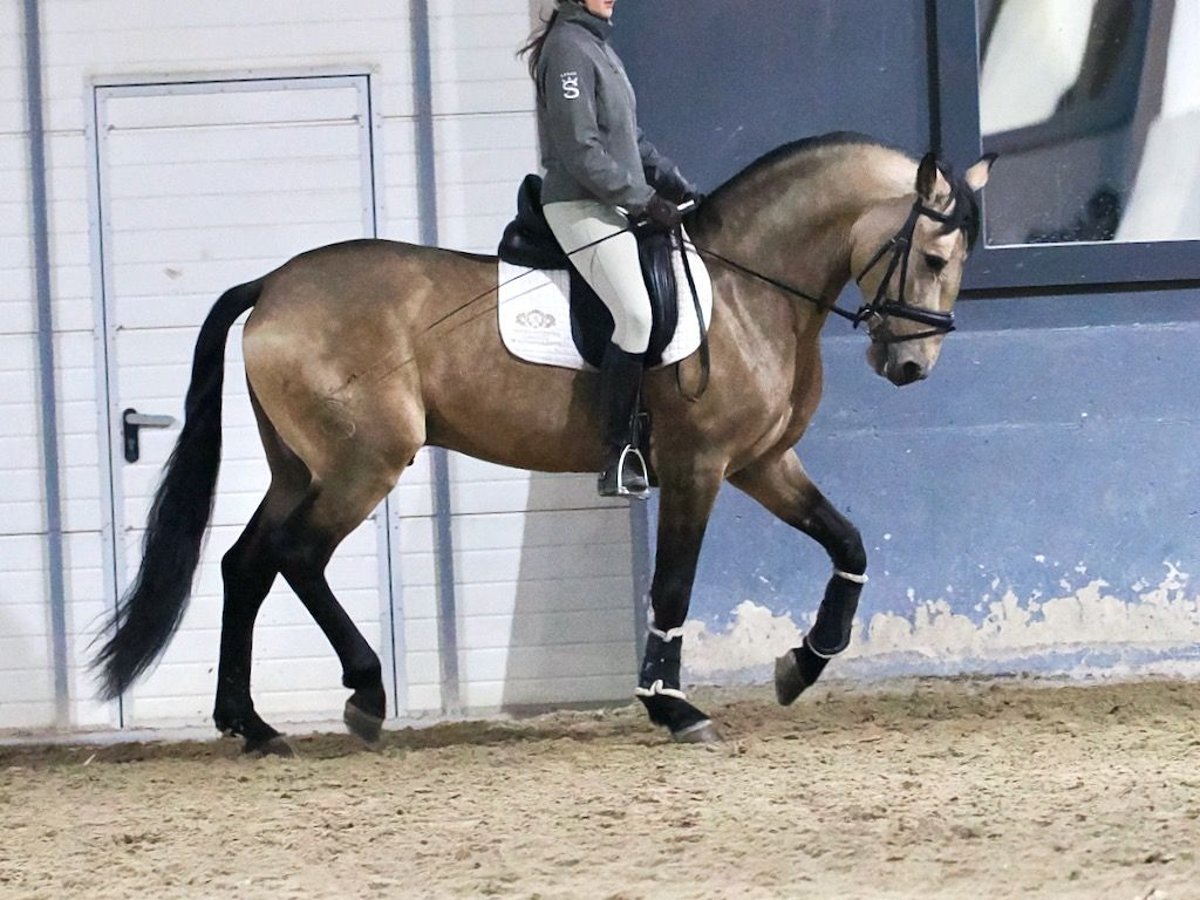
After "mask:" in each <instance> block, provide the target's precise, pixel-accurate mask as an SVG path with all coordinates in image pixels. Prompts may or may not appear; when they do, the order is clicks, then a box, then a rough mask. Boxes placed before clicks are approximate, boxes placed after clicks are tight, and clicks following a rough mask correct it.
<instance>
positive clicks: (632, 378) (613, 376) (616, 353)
mask: <svg viewBox="0 0 1200 900" xmlns="http://www.w3.org/2000/svg"><path fill="white" fill-rule="evenodd" d="M644 359H645V354H644V353H626V352H625V351H624V350H622V349H621V348H620V347H618V346H617V345H616V344H613V343H610V344H609V345H608V347H607V348H606V349H605V351H604V361H603V362H602V363H601V364H600V414H601V415H602V416H603V417H604V418H603V420H602V422H603V431H602V433H601V436H602V437H603V439H604V448H605V457H604V471H603V472H602V473H601V475H600V480H599V481H598V482H597V485H596V488H597V490H599V491H600V496H601V497H637V498H639V499H645V498H646V497H647V496H649V493H650V485H649V484H648V483H647V481H646V468H645V461H644V460H643V459H642V456H641V454H640V453H639V452H638V451H637V449H636V448H632V447H631V444H632V442H633V422H634V416H636V415H637V405H638V395H639V393H640V392H641V386H642V364H643V362H644Z"/></svg>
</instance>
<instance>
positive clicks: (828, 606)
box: [775, 569, 867, 706]
mask: <svg viewBox="0 0 1200 900" xmlns="http://www.w3.org/2000/svg"><path fill="white" fill-rule="evenodd" d="M866 583H867V576H866V575H865V574H863V575H855V574H854V573H852V572H843V571H841V570H840V569H834V570H833V577H831V578H830V579H829V583H828V584H827V585H826V586H825V598H824V599H823V600H822V601H821V606H820V607H819V608H818V609H817V620H816V621H815V622H813V626H812V628H810V629H809V630H808V634H806V635H804V639H803V640H802V641H801V642H800V646H799V647H795V648H793V649H791V650H789V651H788V652H787V653H785V654H783V656H781V657H779V658H778V659H777V660H775V697H776V699H778V700H779V702H780V704H782V705H783V706H788V705H789V704H791V703H792V702H793V701H795V699H796V698H797V697H799V696H800V695H801V694H802V693H803V692H804V690H805V689H806V688H809V687H811V686H812V685H813V684H814V683H816V680H817V679H818V678H820V677H821V672H823V671H824V670H825V666H826V664H827V663H828V662H829V660H831V659H833V657H835V656H836V655H837V654H839V653H841V652H842V651H843V650H845V649H846V647H848V646H849V645H850V629H851V627H852V626H853V624H854V613H855V612H856V611H857V610H858V598H859V596H860V595H861V594H862V589H863V585H864V584H866Z"/></svg>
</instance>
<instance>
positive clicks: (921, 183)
mask: <svg viewBox="0 0 1200 900" xmlns="http://www.w3.org/2000/svg"><path fill="white" fill-rule="evenodd" d="M937 177H938V167H937V156H936V155H935V154H934V153H932V152H930V153H926V154H925V157H924V158H923V159H922V160H921V165H920V166H918V167H917V194H919V195H920V196H921V197H922V198H923V199H925V200H932V199H933V190H934V188H935V187H936V186H937Z"/></svg>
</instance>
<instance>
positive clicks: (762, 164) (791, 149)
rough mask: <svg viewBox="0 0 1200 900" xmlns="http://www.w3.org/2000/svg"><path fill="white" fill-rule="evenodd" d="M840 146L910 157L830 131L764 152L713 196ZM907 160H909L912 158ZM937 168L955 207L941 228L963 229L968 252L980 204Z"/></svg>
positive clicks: (950, 173) (949, 171)
mask: <svg viewBox="0 0 1200 900" xmlns="http://www.w3.org/2000/svg"><path fill="white" fill-rule="evenodd" d="M839 146H867V147H880V148H882V149H884V150H893V151H895V152H896V153H900V154H903V155H904V156H909V154H908V153H907V152H906V151H905V150H902V149H901V148H899V147H897V146H895V145H893V144H889V143H887V142H886V141H881V140H879V139H877V138H873V137H871V136H870V135H866V134H862V133H860V132H857V131H831V132H829V133H828V134H818V135H813V136H811V137H806V138H800V139H799V140H795V141H790V142H788V143H786V144H783V145H782V146H779V147H776V148H775V149H774V150H770V151H768V152H766V153H764V154H763V155H762V156H760V157H758V159H756V160H754V162H752V163H750V165H748V166H746V167H745V168H744V169H742V170H741V171H740V172H738V173H737V174H736V175H734V176H733V177H732V178H730V179H729V180H728V181H726V182H725V183H724V184H722V185H721V186H720V187H718V188H717V189H716V190H715V191H713V193H714V194H716V193H717V192H719V191H721V190H723V189H724V188H725V187H727V186H729V185H731V184H732V183H733V182H735V181H740V180H742V179H743V178H747V177H753V176H754V175H755V174H757V173H758V172H759V171H761V170H763V169H768V168H770V167H772V166H774V165H775V164H777V163H779V162H781V161H783V160H786V159H791V158H792V157H794V156H799V155H801V154H804V153H810V152H812V151H814V150H820V149H822V148H824V147H839ZM909 158H910V159H911V157H909ZM914 162H915V160H914ZM937 165H938V170H939V171H940V172H941V173H942V176H943V177H944V178H945V179H946V181H947V183H948V184H949V185H950V192H951V196H952V198H953V200H954V206H953V208H952V209H951V211H950V215H949V218H948V219H947V220H946V222H945V224H944V226H943V228H944V233H948V232H951V231H955V230H958V229H962V231H963V232H964V233H965V234H966V237H967V249H968V250H970V249H971V248H972V247H974V246H975V242H976V240H977V239H978V238H979V201H978V199H977V198H976V196H975V192H974V191H973V190H971V188H970V187H969V186H968V185H967V183H966V182H965V181H964V180H963V179H962V177H961V176H959V175H957V174H955V172H954V170H953V169H952V168H950V166H948V165H947V164H945V163H943V162H941V161H939V162H938V164H937Z"/></svg>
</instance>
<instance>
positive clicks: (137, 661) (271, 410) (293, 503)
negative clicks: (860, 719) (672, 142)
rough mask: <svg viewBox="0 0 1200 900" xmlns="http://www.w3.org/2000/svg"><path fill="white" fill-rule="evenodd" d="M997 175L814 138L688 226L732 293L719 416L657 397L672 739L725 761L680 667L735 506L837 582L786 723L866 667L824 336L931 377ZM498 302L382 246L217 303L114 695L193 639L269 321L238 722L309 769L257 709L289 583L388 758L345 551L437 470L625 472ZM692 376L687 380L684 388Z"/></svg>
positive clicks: (318, 254) (232, 668)
mask: <svg viewBox="0 0 1200 900" xmlns="http://www.w3.org/2000/svg"><path fill="white" fill-rule="evenodd" d="M993 159H994V157H992V156H987V157H984V158H982V159H980V160H979V161H978V162H976V163H975V164H974V165H972V166H971V167H970V168H969V169H967V170H966V171H965V173H964V174H963V175H962V176H958V175H956V174H954V173H953V171H952V170H951V169H950V168H949V167H948V166H946V165H944V164H943V163H941V162H939V161H938V160H937V159H936V157H935V155H934V154H932V153H930V154H927V155H926V156H925V157H924V158H923V159H922V160H920V161H919V162H918V161H917V160H915V159H913V158H911V157H909V156H908V155H906V154H905V153H904V152H902V151H900V150H898V149H895V148H892V147H889V146H886V145H884V144H882V143H879V142H877V141H875V140H872V139H870V138H868V137H865V136H862V135H854V134H848V133H837V134H832V135H825V136H822V137H819V138H808V139H804V140H800V141H796V142H793V143H790V144H787V145H785V146H782V147H780V148H778V149H776V150H774V151H773V152H771V153H768V154H767V155H765V156H763V157H761V158H759V159H758V160H756V161H755V162H753V163H752V164H751V165H749V166H748V167H746V168H745V169H744V170H742V171H741V172H740V173H738V174H737V175H735V176H734V177H733V178H731V179H730V180H729V181H727V182H726V183H725V184H723V185H722V186H720V187H719V188H717V189H716V190H714V191H713V192H712V193H711V194H710V195H709V196H708V197H707V198H706V199H705V201H704V202H703V203H702V204H701V205H700V206H699V208H698V209H696V210H694V211H692V212H691V213H689V214H688V215H687V216H686V217H685V220H684V224H685V226H686V233H687V235H689V237H690V241H691V242H692V244H693V245H694V246H695V248H696V249H697V250H698V251H699V253H700V255H701V256H702V257H703V258H704V259H705V260H706V263H707V266H708V268H709V273H710V277H711V281H712V288H713V297H714V299H713V311H712V316H711V323H710V327H709V330H708V334H707V340H708V342H709V347H708V350H709V360H708V363H707V365H708V366H709V367H710V369H709V373H708V374H710V376H711V377H710V379H709V381H708V387H707V390H705V391H704V392H703V394H702V395H701V396H698V397H697V396H695V395H694V394H692V395H687V396H685V392H684V391H683V390H682V389H681V388H680V387H679V386H678V385H677V383H676V380H677V377H681V376H683V375H684V374H687V373H691V374H692V375H695V373H696V369H697V366H698V365H699V364H698V363H697V361H696V360H697V357H698V356H699V354H692V356H690V357H688V358H687V359H685V360H683V361H682V362H680V363H678V364H676V365H673V366H671V367H667V368H660V369H654V370H650V371H647V372H646V374H645V378H644V386H643V397H642V403H643V407H644V408H645V409H646V410H648V412H649V414H650V416H651V417H652V421H653V434H652V436H651V439H650V463H651V467H652V470H653V471H654V472H655V473H656V474H657V478H658V483H659V487H658V489H659V492H660V503H659V514H658V524H657V528H658V532H657V534H658V540H657V552H656V558H655V563H654V572H653V579H652V583H651V587H650V596H649V601H650V620H649V623H648V627H649V634H648V636H647V639H646V650H645V654H644V657H643V660H642V663H641V667H640V671H639V674H638V683H637V687H636V689H635V694H636V696H638V697H639V698H640V700H641V701H642V703H643V704H644V705H645V707H646V711H647V713H648V716H649V718H650V720H651V722H653V723H654V724H656V725H659V726H663V727H665V728H666V729H667V731H668V732H669V734H670V736H671V737H672V738H674V739H675V740H678V741H695V742H702V741H705V742H706V741H715V740H719V735H718V734H717V731H716V729H715V727H714V726H713V724H712V722H711V721H710V719H709V717H708V716H707V715H706V714H705V713H704V712H702V711H701V710H700V709H698V708H697V707H696V706H694V705H693V704H691V703H690V702H689V701H688V699H687V696H686V694H685V693H684V691H683V689H682V685H681V683H680V666H681V654H682V643H683V641H682V632H681V626H682V625H683V623H684V620H685V617H686V615H687V612H688V603H689V600H690V597H691V592H692V586H693V581H694V578H695V574H696V565H697V561H698V558H699V554H700V548H701V543H702V540H703V537H704V532H705V528H706V525H707V522H708V519H709V515H710V512H711V510H712V507H713V503H714V500H715V498H716V496H717V491H718V489H719V488H720V486H721V484H722V483H723V482H725V481H728V482H729V483H730V484H732V485H734V486H735V487H736V488H738V489H740V490H742V491H744V492H745V493H746V494H748V495H749V496H750V497H753V498H754V499H755V500H757V501H758V502H759V503H760V504H761V505H762V506H763V507H765V508H766V509H767V510H769V511H770V512H771V513H773V514H774V515H776V516H778V517H779V518H780V519H782V520H783V521H784V522H786V523H788V524H789V525H791V526H792V527H793V528H795V529H796V530H798V531H799V532H801V533H803V534H805V535H807V536H808V537H810V538H812V539H814V540H815V541H817V542H818V543H819V544H820V545H821V546H822V547H823V548H824V549H825V551H826V552H827V553H828V555H829V558H830V560H831V562H832V564H833V573H832V575H831V576H830V578H829V581H828V583H827V585H826V588H825V593H824V596H823V599H822V600H821V603H820V606H819V608H818V612H817V616H816V619H815V622H814V625H813V627H812V628H811V629H810V630H809V632H808V633H807V634H806V635H805V636H804V638H803V640H802V643H801V646H799V647H796V648H793V649H792V650H791V651H789V652H788V653H785V654H784V655H783V656H781V657H780V658H779V659H778V661H777V662H776V666H775V690H776V694H777V697H778V699H779V701H780V702H781V703H784V704H787V703H791V702H792V701H793V700H795V699H796V697H797V696H798V695H799V694H800V693H801V692H802V691H803V690H804V689H805V688H806V687H808V686H809V685H810V684H812V683H813V682H814V681H815V680H816V679H817V677H818V676H819V675H820V672H821V670H822V669H823V667H824V666H825V663H826V662H827V661H828V659H830V658H831V657H832V656H834V655H836V654H837V653H838V652H840V651H841V650H843V649H844V648H845V647H846V645H847V644H848V642H849V635H850V625H851V620H852V618H853V616H854V612H855V609H856V607H857V604H858V598H859V595H860V592H861V590H862V588H863V585H864V583H865V582H866V567H867V558H866V553H865V550H864V548H863V543H862V540H861V537H860V535H859V533H858V531H857V529H856V528H855V527H854V525H853V524H852V523H851V522H849V521H848V520H847V519H846V518H845V517H844V516H843V515H842V514H841V513H840V512H838V511H837V510H836V509H834V508H833V506H832V505H831V504H830V503H829V502H828V501H827V500H826V499H825V498H824V496H822V494H821V492H820V490H819V489H818V488H817V487H816V486H815V485H814V484H813V482H812V481H811V480H810V479H809V476H808V475H807V474H806V472H805V470H804V468H803V466H802V464H801V462H800V459H799V457H798V456H797V454H796V450H795V447H796V444H797V442H798V441H799V440H800V438H801V436H802V435H803V434H804V432H805V429H806V427H807V426H808V423H809V421H810V419H811V418H812V416H813V414H814V412H815V411H816V409H817V405H818V403H819V401H820V399H821V386H822V365H821V352H820V344H819V341H818V336H819V334H820V332H821V329H822V327H823V326H824V324H825V323H826V321H827V320H828V319H829V318H830V316H831V314H836V315H838V316H842V317H844V318H847V319H849V320H851V321H852V322H853V323H854V324H855V325H856V326H857V325H859V324H864V325H865V326H866V327H865V329H864V330H865V333H866V334H867V336H868V337H869V344H868V349H867V359H868V362H869V364H870V366H871V367H872V368H873V369H874V370H875V372H876V373H877V374H879V375H880V376H883V377H885V378H887V379H888V380H890V381H891V382H893V383H894V384H896V385H905V384H910V383H913V382H915V381H918V380H920V379H923V378H925V377H926V376H927V375H928V374H929V372H930V370H931V369H932V368H933V366H934V364H935V363H936V361H937V359H938V355H939V353H940V352H941V347H942V343H943V340H944V338H945V335H946V334H947V333H948V332H949V331H951V330H953V327H954V322H953V306H954V302H955V300H956V298H957V295H958V291H959V286H960V282H961V277H962V272H963V266H964V263H965V261H966V259H967V256H968V253H969V252H970V249H971V246H972V245H973V243H974V241H975V239H976V236H977V234H978V230H979V206H978V202H977V198H976V194H977V193H978V192H979V191H980V190H981V189H982V188H983V187H984V185H985V184H986V183H987V179H988V173H989V171H990V168H991V165H992V161H993ZM851 278H854V279H855V280H856V281H857V282H858V284H859V287H860V290H861V292H862V294H863V297H864V303H863V305H862V307H861V308H860V309H859V310H858V311H857V312H853V313H852V312H850V311H848V310H845V309H842V308H841V307H838V306H836V302H837V300H838V298H839V295H840V293H841V292H842V289H843V288H844V287H845V286H846V285H847V284H848V283H849V281H850V279H851ZM497 281H498V275H497V260H496V257H494V256H486V255H479V254H471V253H465V252H459V251H452V250H447V249H442V248H437V247H427V246H418V245H413V244H408V243H402V242H394V241H386V240H356V241H349V242H344V243H337V244H331V245H328V246H324V247H320V248H317V249H314V250H310V251H308V252H305V253H302V254H301V255H299V256H296V257H294V258H293V259H291V260H289V261H288V262H286V263H285V264H283V265H282V266H281V267H279V268H277V269H275V270H274V271H272V272H270V273H269V274H266V275H264V276H262V277H261V278H258V279H256V280H254V281H251V282H248V283H246V284H241V285H238V286H236V287H233V288H230V289H229V290H228V291H226V292H225V293H224V294H223V295H222V296H221V297H220V299H219V300H217V302H216V304H215V305H214V306H213V307H212V309H211V311H210V312H209V313H208V315H207V318H206V319H205V321H204V323H203V325H202V326H201V329H200V333H199V336H198V339H197V342H196V347H195V352H194V358H193V365H192V374H191V381H190V383H189V387H188V391H187V398H186V403H185V412H186V414H185V422H184V426H183V428H182V430H181V432H180V435H179V438H178V440H177V442H176V444H175V447H174V449H173V451H172V453H171V456H170V458H169V459H168V461H167V463H166V466H165V468H164V473H163V476H162V480H161V482H160V485H159V487H158V489H157V492H156V494H155V498H154V502H153V505H152V507H151V510H150V513H149V519H148V523H147V531H146V534H145V539H144V547H143V551H144V552H143V557H142V561H141V566H140V569H139V572H138V574H137V576H136V578H135V579H134V581H133V582H132V583H131V585H130V587H129V589H128V590H127V591H126V593H125V595H124V596H123V597H122V598H121V600H120V602H119V604H118V605H117V608H116V611H115V613H114V614H113V615H112V617H111V620H110V621H109V622H108V623H107V626H106V631H105V632H103V635H104V636H107V641H106V642H105V643H104V644H103V645H102V647H101V648H100V650H99V651H98V652H97V654H96V656H95V659H94V661H93V665H94V666H95V667H96V668H97V669H98V670H99V675H100V693H101V695H102V696H104V697H107V698H113V697H116V696H118V695H120V694H121V693H122V692H124V691H125V690H126V689H127V688H128V687H129V686H130V685H131V684H132V683H133V682H134V681H135V680H136V679H137V678H138V676H140V675H141V674H142V673H144V672H145V671H146V670H147V669H148V668H149V667H150V666H151V665H152V664H153V663H154V662H155V661H156V659H157V658H158V656H159V655H160V654H161V653H162V651H163V649H164V648H165V647H166V645H167V643H168V641H169V640H170V638H171V636H172V634H173V633H174V632H175V630H176V628H177V627H178V625H179V622H180V619H181V617H182V615H183V611H184V609H185V606H186V603H187V600H188V596H189V594H190V591H191V583H192V578H193V575H194V572H195V570H196V567H197V565H198V561H199V554H200V548H201V545H202V542H203V539H204V536H205V532H206V530H207V527H208V522H209V517H210V515H211V509H212V503H213V497H214V493H215V487H216V476H217V471H218V468H219V465H220V446H221V402H222V396H221V393H222V383H223V378H224V348H225V343H226V337H227V334H228V331H229V329H230V327H231V326H232V325H233V323H234V321H235V320H236V319H237V318H238V317H239V316H241V315H242V314H243V313H245V312H246V311H247V310H252V312H251V314H250V316H249V318H248V319H247V321H246V324H245V328H244V332H243V347H244V358H245V374H246V378H247V380H248V383H249V386H250V394H251V403H252V406H253V409H254V413H255V416H256V418H257V423H258V430H259V433H260V436H261V439H262V444H263V449H264V452H265V455H266V458H267V461H268V463H269V466H270V472H271V480H270V485H269V487H268V488H267V490H266V494H265V496H264V497H263V499H262V501H261V503H260V505H259V506H258V508H257V510H256V511H255V513H254V514H253V516H252V517H251V519H250V521H249V523H248V524H247V526H246V528H245V530H244V531H243V532H242V533H241V535H240V536H239V537H238V539H237V540H236V542H235V543H234V544H233V545H232V547H231V548H230V549H229V550H228V552H227V553H226V554H225V555H224V557H223V558H222V563H221V571H222V577H223V582H224V596H223V609H222V625H221V637H220V658H219V664H218V672H217V687H216V698H215V703H214V711H213V722H214V724H215V725H216V727H217V728H218V729H219V730H220V731H222V732H224V733H225V734H227V735H232V736H237V737H240V738H242V739H243V741H244V743H243V749H244V750H245V751H246V752H248V753H257V754H263V753H279V754H287V753H289V752H290V747H289V746H288V744H287V742H286V739H285V738H284V737H283V736H282V735H281V734H280V732H278V731H276V730H275V729H274V728H272V727H271V726H270V725H269V724H267V723H266V722H265V721H264V720H263V719H262V718H261V717H260V716H259V715H258V714H257V713H256V711H255V708H254V703H253V700H252V698H251V692H250V669H251V655H252V654H251V650H252V639H253V628H254V623H255V618H256V616H257V614H258V611H259V608H260V606H261V604H262V602H263V600H264V598H265V596H266V594H267V592H268V590H269V589H270V587H271V585H272V583H273V582H274V580H275V578H276V576H277V575H282V576H283V578H284V579H285V580H286V582H287V584H288V585H289V586H290V587H291V588H292V590H293V591H294V592H295V593H296V595H297V596H298V597H299V599H300V601H301V602H302V603H303V605H304V606H305V607H306V609H307V610H308V612H309V613H310V614H311V615H312V617H313V618H314V620H315V621H316V623H317V624H318V625H319V626H320V628H321V629H322V631H323V632H324V634H325V635H326V637H327V638H328V640H329V641H330V643H331V645H332V647H333V649H334V651H335V652H336V654H337V656H338V659H339V661H340V663H341V667H342V683H343V685H344V687H346V688H347V689H349V690H350V691H351V694H350V696H349V698H348V699H347V701H346V705H345V712H344V721H345V722H346V725H347V727H348V728H349V729H350V730H351V731H352V732H354V733H355V734H357V735H358V736H360V737H361V738H363V739H364V740H366V741H376V740H378V738H379V736H380V730H381V727H382V724H383V720H384V716H385V713H386V702H385V701H386V695H385V691H384V687H383V681H382V675H381V666H380V661H379V658H378V656H377V655H376V653H375V652H374V651H373V650H372V648H371V647H370V645H369V644H368V643H367V641H366V640H365V639H364V638H363V636H362V634H361V633H360V632H359V631H358V629H357V628H356V627H355V625H354V623H353V622H352V621H351V620H350V618H349V616H348V615H347V614H346V613H345V611H344V610H343V609H342V607H341V606H340V605H339V603H338V601H337V599H336V597H335V596H334V594H333V593H332V591H331V590H330V587H329V584H328V583H327V581H326V579H325V575H324V570H325V567H326V564H327V563H328V562H329V559H330V557H331V555H332V554H333V552H334V550H335V549H336V548H337V546H338V544H339V542H340V541H341V540H342V539H343V538H345V537H346V535H348V534H349V533H350V532H351V531H352V530H353V529H354V528H355V527H356V526H358V525H359V523H361V522H362V521H363V520H364V519H365V518H366V517H367V516H368V515H369V514H370V513H371V511H372V510H373V509H374V508H375V507H376V505H377V504H379V503H380V502H381V501H382V500H383V498H384V497H385V496H386V495H387V494H388V492H389V491H390V490H391V489H392V487H393V486H394V485H395V484H396V482H397V480H398V479H399V477H400V476H401V474H402V473H403V472H404V470H405V468H406V467H407V466H408V465H409V464H410V463H411V462H412V461H413V458H414V455H415V454H416V453H417V451H418V450H419V449H420V448H421V447H423V446H436V447H444V448H448V449H450V450H455V451H458V452H460V453H464V454H468V455H470V456H473V457H478V458H479V459H483V460H488V461H491V462H494V463H499V464H501V465H505V466H512V467H518V468H522V469H529V470H537V471H543V472H595V471H598V470H599V467H600V465H601V463H602V456H603V450H602V445H601V437H600V430H599V425H598V418H599V417H598V415H597V414H596V409H597V391H598V376H597V375H596V374H595V372H593V371H575V370H570V369H564V368H556V367H551V366H539V365H532V364H529V363H525V362H522V361H520V360H518V359H516V358H515V357H514V356H512V355H510V354H509V353H508V351H507V350H506V349H505V348H504V347H503V346H502V344H501V340H500V337H499V334H498V326H497V323H496V316H495V307H496V290H497ZM489 313H490V314H489ZM677 366H683V367H685V368H684V369H683V370H682V371H676V372H674V373H672V372H671V371H670V370H671V369H675V368H677ZM693 380H695V379H693Z"/></svg>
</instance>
